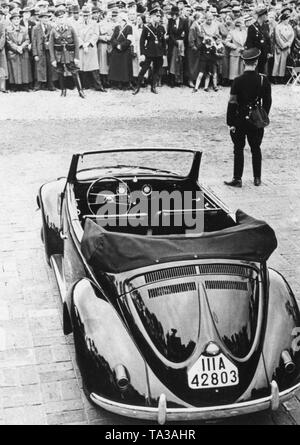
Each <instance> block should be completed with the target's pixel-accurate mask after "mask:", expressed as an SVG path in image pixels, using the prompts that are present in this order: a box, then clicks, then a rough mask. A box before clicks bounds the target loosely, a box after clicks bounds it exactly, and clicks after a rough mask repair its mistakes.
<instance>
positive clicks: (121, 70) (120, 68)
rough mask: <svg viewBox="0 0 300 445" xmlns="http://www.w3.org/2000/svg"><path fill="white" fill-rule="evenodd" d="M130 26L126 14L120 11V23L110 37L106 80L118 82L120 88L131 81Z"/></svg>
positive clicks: (128, 84) (126, 86) (126, 85)
mask: <svg viewBox="0 0 300 445" xmlns="http://www.w3.org/2000/svg"><path fill="white" fill-rule="evenodd" d="M132 39H133V37H132V27H131V25H130V24H129V23H128V19H127V16H126V14H124V13H120V24H119V25H117V26H116V27H115V29H114V32H113V35H112V37H111V45H112V51H111V55H110V64H109V73H108V80H109V81H110V82H114V83H116V84H118V87H119V88H120V89H125V88H128V86H129V87H130V86H131V82H132V59H131V54H132V52H131V45H132Z"/></svg>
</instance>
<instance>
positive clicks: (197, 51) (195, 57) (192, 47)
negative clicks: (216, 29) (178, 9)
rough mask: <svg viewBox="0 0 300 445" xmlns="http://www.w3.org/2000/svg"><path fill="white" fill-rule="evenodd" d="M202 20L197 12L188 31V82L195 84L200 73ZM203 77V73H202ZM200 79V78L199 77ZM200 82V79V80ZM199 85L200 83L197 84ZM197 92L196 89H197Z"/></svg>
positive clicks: (201, 16) (202, 35)
mask: <svg viewBox="0 0 300 445" xmlns="http://www.w3.org/2000/svg"><path fill="white" fill-rule="evenodd" d="M202 18H203V15H202V14H201V13H199V12H196V13H195V14H194V21H193V24H192V26H191V27H190V30H189V51H188V61H189V69H190V80H191V82H193V83H195V82H196V80H197V77H198V76H199V73H200V59H201V50H202V46H203V37H204V34H203V30H202V26H201V23H202ZM202 75H203V72H202ZM201 78H202V76H201ZM200 81H201V79H200ZM199 84H200V82H199ZM193 86H194V85H193ZM197 90H198V88H197Z"/></svg>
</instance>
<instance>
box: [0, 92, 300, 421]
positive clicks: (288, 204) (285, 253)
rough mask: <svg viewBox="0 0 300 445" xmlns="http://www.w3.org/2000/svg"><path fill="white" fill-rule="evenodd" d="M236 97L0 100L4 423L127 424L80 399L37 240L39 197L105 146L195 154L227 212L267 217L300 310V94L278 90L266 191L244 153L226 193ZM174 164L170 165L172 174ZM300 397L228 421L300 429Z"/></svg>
mask: <svg viewBox="0 0 300 445" xmlns="http://www.w3.org/2000/svg"><path fill="white" fill-rule="evenodd" d="M228 94H229V90H228V89H224V90H222V91H219V92H218V93H215V92H209V93H205V92H203V91H200V92H198V93H197V94H191V90H190V89H188V88H181V89H180V88H178V89H170V88H168V87H164V88H163V89H162V90H160V94H159V95H157V96H156V95H153V94H151V93H150V91H149V90H148V91H142V92H141V94H139V95H138V96H136V97H134V96H132V95H131V94H130V92H117V91H109V92H108V93H107V94H106V95H105V94H101V93H96V92H90V93H88V97H87V99H86V100H85V101H83V100H82V99H79V98H78V97H77V95H76V93H75V92H74V91H71V92H69V94H68V96H67V98H60V97H59V93H48V92H38V93H31V94H28V93H18V94H16V93H12V94H9V95H2V96H0V156H1V159H0V185H1V198H0V201H1V213H0V423H2V424H20V423H23V424H81V423H82V424H105V425H113V424H116V425H120V424H126V425H132V424H136V423H137V421H135V420H130V419H126V418H121V417H117V416H113V415H111V414H109V413H106V412H103V411H101V410H100V409H98V408H95V407H93V406H92V405H91V404H90V403H89V402H88V401H87V399H86V398H85V396H84V394H83V392H82V383H81V379H80V375H79V372H78V368H77V365H76V362H75V358H74V347H73V341H72V336H69V337H65V336H64V335H63V332H62V328H61V313H60V302H59V295H58V291H57V288H56V285H55V280H54V276H53V273H52V271H51V269H50V268H49V267H48V265H47V264H46V261H45V258H44V253H43V246H42V243H41V241H40V224H41V218H40V213H39V212H37V211H36V207H37V205H36V194H37V191H38V188H39V186H40V185H41V184H43V183H44V182H47V181H49V180H52V179H54V178H57V177H59V176H64V175H65V174H66V173H67V169H68V166H69V162H70V157H71V154H72V153H74V152H78V151H83V150H95V149H101V148H104V147H116V146H118V147H122V146H134V147H139V146H147V147H151V146H153V147H159V146H161V147H164V146H169V147H179V148H180V147H181V148H185V147H197V148H200V149H202V150H203V152H204V155H203V159H202V167H201V175H200V179H201V182H203V183H205V184H206V185H208V186H210V187H211V188H212V189H213V190H214V191H215V192H216V194H217V195H218V196H220V198H221V199H222V200H223V201H224V202H225V203H226V204H228V205H229V207H230V208H231V209H233V210H234V209H236V208H238V207H240V208H242V209H243V210H245V211H246V212H249V213H250V214H252V215H253V216H255V217H258V218H264V219H266V220H267V221H268V222H269V223H270V224H271V225H272V226H273V228H274V229H275V230H276V233H277V237H278V242H279V246H278V249H277V251H276V252H275V253H274V255H273V257H272V259H271V261H270V264H271V265H272V266H275V267H276V268H278V269H279V270H280V271H281V272H282V273H283V274H284V275H285V276H286V278H287V279H288V280H289V282H290V284H291V286H292V288H293V290H294V292H295V294H296V296H297V297H298V299H299V301H300V199H299V193H300V179H299V176H300V175H299V164H300V162H299V149H300V129H299V122H300V119H299V118H300V109H299V99H300V87H295V88H293V87H291V88H289V87H285V86H275V87H274V89H273V99H274V104H273V109H272V115H271V126H270V127H269V128H267V130H266V135H265V140H264V144H263V158H264V160H263V184H262V186H261V187H260V188H256V187H254V185H253V183H252V174H251V162H250V153H249V150H247V151H246V169H245V178H244V187H243V188H242V189H229V188H226V187H225V186H223V180H224V179H230V178H231V175H232V147H231V143H230V140H229V137H228V131H227V128H226V126H225V123H224V122H225V117H224V115H225V110H226V103H227V99H228ZM171 167H172V166H171V165H170V168H171ZM299 400H300V394H298V396H297V397H294V398H293V399H292V400H290V401H289V402H287V403H285V404H284V406H281V408H280V410H279V411H278V412H276V413H273V414H270V413H260V414H256V415H251V416H247V417H244V418H241V417H240V418H238V419H236V418H235V419H232V420H228V421H226V422H224V423H231V424H236V423H242V424H293V423H297V424H300V401H299Z"/></svg>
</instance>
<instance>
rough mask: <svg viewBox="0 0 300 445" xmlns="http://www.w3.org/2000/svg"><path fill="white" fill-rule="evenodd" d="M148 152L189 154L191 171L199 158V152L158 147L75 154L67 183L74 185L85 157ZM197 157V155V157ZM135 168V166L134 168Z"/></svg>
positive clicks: (113, 149)
mask: <svg viewBox="0 0 300 445" xmlns="http://www.w3.org/2000/svg"><path fill="white" fill-rule="evenodd" d="M148 151H153V152H160V153H161V152H166V153H169V152H177V153H178V152H183V153H191V154H192V155H193V156H192V157H191V169H190V172H191V170H192V169H193V165H194V162H195V160H196V158H197V153H199V154H200V156H201V152H199V151H197V150H196V149H181V148H168V147H167V148H166V147H165V148H159V147H154V148H152V147H144V148H126V147H124V148H112V149H104V150H98V151H88V152H83V153H76V154H74V155H73V157H72V160H71V164H70V169H69V173H68V177H67V182H70V183H74V182H75V181H77V173H78V172H80V171H81V170H80V169H78V163H79V160H80V159H83V158H84V157H86V156H93V155H99V154H106V153H126V152H131V153H132V152H145V153H147V152H148ZM198 156H199V155H198ZM135 167H136V166H135ZM96 168H100V167H98V166H95V169H96ZM156 170H157V169H155V168H154V169H153V171H156ZM170 173H173V174H174V172H172V171H170ZM189 175H190V173H189V174H188V175H186V177H188V176H189Z"/></svg>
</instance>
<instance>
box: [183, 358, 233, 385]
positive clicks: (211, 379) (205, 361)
mask: <svg viewBox="0 0 300 445" xmlns="http://www.w3.org/2000/svg"><path fill="white" fill-rule="evenodd" d="M238 383H239V373H238V369H237V367H236V366H235V365H234V364H233V363H232V362H231V361H230V360H228V358H227V357H225V355H224V354H222V353H221V354H218V355H215V356H213V357H211V356H205V355H201V356H200V357H199V359H198V360H197V362H196V363H195V364H194V365H193V366H192V367H191V368H190V369H189V371H188V384H189V387H190V388H192V389H207V388H221V387H224V386H234V385H238Z"/></svg>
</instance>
